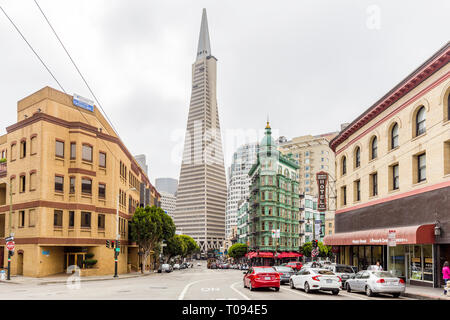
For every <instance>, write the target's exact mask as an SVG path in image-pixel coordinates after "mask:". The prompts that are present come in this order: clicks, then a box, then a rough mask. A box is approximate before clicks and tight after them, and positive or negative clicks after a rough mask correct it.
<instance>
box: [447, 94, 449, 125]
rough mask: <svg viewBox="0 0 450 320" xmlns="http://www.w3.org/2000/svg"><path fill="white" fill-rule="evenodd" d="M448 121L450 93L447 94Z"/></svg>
mask: <svg viewBox="0 0 450 320" xmlns="http://www.w3.org/2000/svg"><path fill="white" fill-rule="evenodd" d="M447 120H450V92H449V93H447Z"/></svg>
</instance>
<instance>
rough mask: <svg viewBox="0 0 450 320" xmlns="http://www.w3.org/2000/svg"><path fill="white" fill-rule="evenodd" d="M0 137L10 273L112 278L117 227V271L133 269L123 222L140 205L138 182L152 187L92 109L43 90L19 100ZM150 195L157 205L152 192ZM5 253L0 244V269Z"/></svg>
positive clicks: (0, 189) (0, 207) (1, 212)
mask: <svg viewBox="0 0 450 320" xmlns="http://www.w3.org/2000/svg"><path fill="white" fill-rule="evenodd" d="M6 131H7V134H5V135H3V136H2V137H0V153H2V154H3V151H5V153H4V154H5V159H6V162H4V163H2V164H0V237H1V238H4V237H7V236H9V235H10V234H11V233H13V234H14V238H15V243H16V248H15V254H14V256H13V258H12V262H11V263H12V268H11V272H12V274H13V275H14V274H16V275H24V276H31V277H42V276H46V275H51V274H56V273H61V272H64V271H65V270H67V268H68V267H69V266H71V265H77V266H78V267H80V268H82V274H113V273H114V258H113V256H114V254H113V250H112V249H108V248H106V246H105V244H106V240H107V239H109V240H113V239H116V233H117V231H116V230H117V227H118V229H119V234H120V240H121V247H120V248H121V252H120V255H119V268H118V269H119V273H125V272H128V271H129V268H130V267H132V268H133V266H134V268H135V269H137V265H138V259H139V258H138V248H137V246H136V245H135V244H133V243H132V242H131V241H129V232H128V231H129V228H128V221H129V220H130V219H131V217H132V215H133V213H134V210H135V208H136V207H137V206H138V205H139V204H140V187H141V184H143V185H144V188H147V189H149V190H151V189H152V186H151V184H150V182H149V180H148V178H147V176H146V174H145V173H144V172H143V170H142V169H141V168H140V167H139V165H137V163H136V161H135V159H134V158H133V156H132V155H131V154H130V152H129V151H128V150H127V148H126V147H125V145H123V143H122V142H121V140H120V139H119V137H118V136H117V135H116V134H115V133H114V130H113V129H112V128H111V127H110V126H109V124H108V122H107V121H106V120H105V119H104V118H103V116H102V115H101V114H100V112H99V111H98V110H97V108H96V107H95V106H93V108H92V110H86V109H83V108H80V107H77V106H75V105H74V100H73V97H72V96H70V95H67V94H64V93H62V92H60V91H57V90H55V89H52V88H49V87H45V88H43V89H41V90H39V91H37V92H35V93H33V94H32V95H30V96H28V97H26V98H24V99H22V100H20V101H19V102H18V105H17V123H15V124H13V125H10V126H8V127H7V128H6ZM3 161H4V160H3ZM10 186H12V188H10ZM131 188H135V189H136V191H133V190H130V189H131ZM153 189H154V188H153ZM10 190H11V191H12V213H10ZM150 197H156V198H153V199H150V200H151V201H153V203H157V202H158V199H157V197H158V194H157V192H156V190H154V192H153V193H151V194H150ZM117 206H119V221H118V224H117V220H116V209H117ZM86 254H94V257H93V259H95V260H97V264H95V266H94V268H92V269H85V265H84V264H83V261H84V260H85V258H86ZM7 255H8V251H7V249H6V248H5V246H4V239H3V240H2V241H1V242H0V262H1V263H0V266H6V265H7V261H6V260H7V259H6V258H5V257H7ZM148 263H149V262H148Z"/></svg>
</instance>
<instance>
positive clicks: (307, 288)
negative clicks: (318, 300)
mask: <svg viewBox="0 0 450 320" xmlns="http://www.w3.org/2000/svg"><path fill="white" fill-rule="evenodd" d="M305 292H306V293H310V292H311V289H310V288H309V283H308V282H305Z"/></svg>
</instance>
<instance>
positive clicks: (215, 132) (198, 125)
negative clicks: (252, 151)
mask: <svg viewBox="0 0 450 320" xmlns="http://www.w3.org/2000/svg"><path fill="white" fill-rule="evenodd" d="M216 63H217V59H216V58H215V57H214V56H212V55H211V45H210V42H209V31H208V20H207V18H206V9H203V14H202V23H201V27H200V37H199V40H198V48H197V57H196V61H195V62H194V64H193V65H192V93H191V102H190V107H189V115H188V121H187V128H186V137H185V142H184V151H183V161H182V163H181V171H180V179H179V185H178V191H177V203H176V209H175V214H174V221H175V225H176V227H177V230H178V231H181V233H183V234H186V235H189V236H191V237H193V238H194V239H195V241H197V243H198V245H199V246H200V249H201V251H202V252H203V253H206V252H207V251H208V250H210V249H220V247H221V246H222V245H223V241H224V238H225V205H226V199H227V184H226V178H225V167H224V162H223V152H222V141H221V136H220V123H219V112H218V109H217V99H216Z"/></svg>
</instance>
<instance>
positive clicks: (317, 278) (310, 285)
mask: <svg viewBox="0 0 450 320" xmlns="http://www.w3.org/2000/svg"><path fill="white" fill-rule="evenodd" d="M289 286H290V287H291V289H303V290H305V292H306V293H310V292H311V291H314V290H322V291H331V292H332V293H333V294H334V295H337V294H339V290H340V287H341V278H339V277H338V276H337V275H335V274H334V273H333V272H331V271H330V270H327V269H321V268H302V269H301V270H300V271H299V272H298V273H297V274H295V275H293V276H292V277H291V279H290V280H289Z"/></svg>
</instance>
